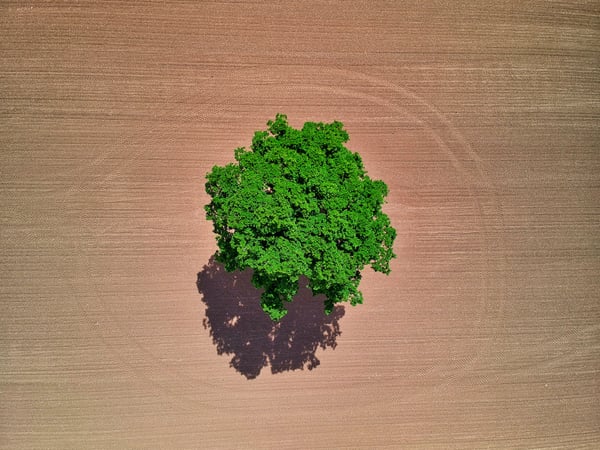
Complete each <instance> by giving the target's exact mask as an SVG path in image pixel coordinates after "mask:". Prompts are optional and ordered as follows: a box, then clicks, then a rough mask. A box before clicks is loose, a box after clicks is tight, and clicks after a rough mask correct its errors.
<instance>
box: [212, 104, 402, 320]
mask: <svg viewBox="0 0 600 450" xmlns="http://www.w3.org/2000/svg"><path fill="white" fill-rule="evenodd" d="M267 127H268V129H267V131H257V132H256V133H255V134H254V137H253V139H252V145H251V147H250V149H249V150H247V149H246V148H243V147H241V148H237V149H236V150H235V160H236V161H237V162H236V163H231V164H227V165H225V166H224V167H221V166H214V167H213V168H212V171H211V172H209V173H208V174H207V175H206V178H207V180H208V181H207V183H206V192H207V193H208V194H209V195H210V197H211V202H210V203H209V204H208V205H206V206H205V210H206V217H207V219H209V220H211V221H212V222H213V230H214V232H215V234H216V235H217V246H218V251H217V253H216V259H217V261H219V262H220V263H222V264H223V265H224V267H225V269H226V270H227V271H229V272H232V271H235V270H244V269H246V268H251V269H253V275H252V284H253V285H254V286H255V287H257V288H264V292H263V293H262V295H261V306H262V308H263V310H264V311H265V312H266V313H267V314H268V315H269V316H270V317H271V319H272V320H273V321H277V320H279V319H281V318H282V317H283V316H284V315H285V314H286V312H287V310H286V308H285V306H284V305H285V302H291V301H292V300H293V298H294V295H295V294H296V293H297V291H298V281H299V279H300V276H302V275H304V276H306V278H307V279H308V281H309V284H308V287H309V288H310V289H311V290H312V292H313V294H314V295H317V294H324V295H325V297H326V300H325V305H324V307H325V312H326V313H327V314H329V313H330V312H331V311H332V310H333V308H334V305H335V304H336V303H339V302H343V301H349V302H350V303H351V304H352V305H356V304H359V303H362V302H363V295H362V293H361V292H360V291H359V290H358V285H359V283H360V279H361V270H363V269H364V267H365V266H366V265H371V267H372V268H373V269H374V270H375V271H378V272H383V273H385V274H389V273H390V266H389V262H390V260H391V259H392V258H394V257H395V256H396V255H394V252H393V249H392V246H393V243H394V239H395V237H396V231H395V230H394V228H393V227H392V226H391V224H390V220H389V218H388V216H387V215H386V214H384V213H383V212H382V210H381V207H382V205H383V203H384V199H385V196H386V195H387V193H388V189H387V186H386V184H385V183H384V182H383V181H380V180H372V179H370V178H369V177H368V176H367V173H366V171H365V169H364V166H363V163H362V159H361V157H360V155H359V154H358V153H353V152H351V151H350V150H348V149H347V148H346V147H345V146H344V143H346V142H347V141H348V133H346V131H345V130H344V129H343V124H342V123H340V122H337V121H336V122H333V123H329V124H326V123H313V122H307V123H305V124H304V126H303V127H302V129H301V130H296V129H294V128H292V127H291V126H289V125H288V122H287V117H286V116H285V115H283V114H277V115H276V117H275V120H270V121H268V122H267Z"/></svg>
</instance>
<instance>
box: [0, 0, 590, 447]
mask: <svg viewBox="0 0 600 450" xmlns="http://www.w3.org/2000/svg"><path fill="white" fill-rule="evenodd" d="M0 8H1V10H2V12H1V13H0V30H1V35H2V39H0V58H1V60H0V61H1V62H0V93H1V95H2V97H3V99H2V101H1V102H0V117H1V120H0V145H1V152H0V167H1V171H2V191H1V192H2V193H1V197H0V199H1V202H2V208H1V211H2V212H1V217H2V222H1V227H2V228H1V231H2V248H1V251H0V262H1V264H2V283H1V286H0V293H1V294H0V295H1V303H0V305H1V306H0V308H1V309H0V358H1V365H0V446H1V447H3V448H10V449H14V448H59V449H65V448H77V449H81V448H210V449H215V448H244V449H245V448H256V449H266V448H273V449H275V448H277V449H280V448H281V449H287V448H290V449H291V448H298V449H312V448H323V449H332V448H415V447H417V448H428V449H429V448H440V449H446V448H544V447H552V448H574V447H588V448H593V447H595V446H597V445H600V432H599V430H600V407H599V404H600V403H599V400H600V399H599V389H598V387H599V384H598V380H599V379H600V375H599V371H600V302H599V296H598V292H600V281H599V280H600V277H598V272H599V269H600V267H599V256H600V252H599V251H598V242H599V241H598V238H599V237H600V233H599V231H600V230H599V227H598V224H599V213H600V209H599V203H598V199H599V198H600V157H599V155H600V153H599V151H598V144H599V142H600V132H599V127H598V119H599V113H600V110H599V104H598V98H600V85H599V83H598V82H599V79H600V78H599V77H598V46H599V44H600V31H599V30H600V8H599V5H598V3H597V2H590V1H587V2H586V1H572V2H537V1H532V2H522V1H507V2H491V1H490V2H487V1H477V2H459V3H457V2H422V1H419V2H416V1H415V2H393V1H374V2H336V1H328V2H321V1H303V0H300V1H298V2H279V3H276V4H268V3H266V2H263V1H258V2H235V3H233V2H213V1H210V2H195V1H192V2H171V3H169V4H164V5H163V4H162V2H143V3H142V2H123V3H113V2H72V3H68V2H62V1H54V0H51V1H44V2H42V1H40V2H25V3H24V2H20V1H19V2H17V1H15V2H11V1H5V2H3V4H2V6H1V7H0ZM277 112H283V113H286V114H287V115H288V117H289V120H290V123H291V124H292V125H294V126H300V125H302V123H304V121H306V120H314V121H332V120H339V121H342V122H343V123H344V124H345V125H346V129H347V130H348V132H349V134H350V137H351V140H350V142H349V147H350V148H351V149H352V150H354V151H359V152H360V153H361V154H362V155H363V158H364V161H365V165H366V167H367V169H368V171H369V174H370V175H371V176H373V177H375V178H380V179H383V180H384V181H385V182H386V183H387V184H388V185H389V187H390V195H389V198H388V199H389V202H388V204H387V205H386V206H385V211H386V212H387V213H388V214H389V215H390V217H391V218H392V220H393V223H394V225H395V227H396V229H397V230H398V239H397V245H396V252H397V254H398V258H397V259H396V260H394V262H393V266H392V269H393V271H392V274H391V275H390V276H389V277H385V276H383V275H380V274H374V273H372V272H368V273H367V274H366V276H365V279H364V281H363V283H362V290H363V292H364V295H365V299H366V301H365V304H364V305H361V306H358V307H355V308H352V307H350V306H346V307H345V308H342V307H340V308H338V309H337V310H336V311H335V313H334V314H332V315H331V316H324V315H323V314H322V313H321V311H320V307H319V305H318V303H317V301H318V299H317V300H315V299H313V298H311V296H310V295H309V294H308V293H307V292H306V290H303V291H302V292H301V294H300V296H299V297H300V298H299V299H298V302H297V303H295V304H294V309H293V311H292V312H291V313H290V314H289V316H288V317H287V318H286V319H285V320H284V321H283V322H282V323H281V324H280V325H279V326H277V327H273V326H272V325H271V324H270V323H269V322H268V321H266V320H265V317H264V316H263V315H261V313H260V311H259V310H258V309H257V304H256V302H257V294H256V292H255V291H253V290H252V289H250V288H249V284H248V274H247V273H244V274H226V273H224V272H223V270H222V267H220V266H218V265H216V264H214V263H213V262H212V261H211V260H210V257H211V255H212V254H213V252H214V250H215V244H214V239H213V236H212V233H211V227H210V224H209V223H208V222H206V221H205V219H204V213H203V210H202V206H203V204H204V203H206V201H207V196H206V194H205V193H204V186H203V184H204V180H203V176H204V174H205V173H206V172H207V171H208V170H210V168H211V167H212V166H213V165H215V164H224V163H226V162H229V161H231V160H232V157H233V149H234V148H236V147H238V146H245V145H248V144H249V142H250V139H251V136H252V133H253V132H254V131H255V130H259V129H263V128H264V127H265V123H266V121H267V120H268V119H270V118H273V117H274V115H275V113H277ZM197 280H199V281H200V283H199V285H198V286H197V284H196V281H197ZM199 291H200V292H199ZM301 369H303V370H301ZM311 369H312V370H311Z"/></svg>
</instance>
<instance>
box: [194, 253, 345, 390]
mask: <svg viewBox="0 0 600 450" xmlns="http://www.w3.org/2000/svg"><path fill="white" fill-rule="evenodd" d="M251 276H252V272H251V271H250V270H246V271H244V272H233V273H228V272H227V271H225V269H224V267H223V266H222V265H221V264H220V263H218V262H216V261H215V260H214V256H213V257H211V259H210V261H209V262H208V264H207V265H206V266H204V268H203V269H202V271H201V272H199V273H198V280H197V286H198V292H199V293H200V294H201V295H202V301H203V302H204V304H205V305H206V317H205V319H204V328H206V329H208V330H209V331H210V335H211V337H212V339H213V342H214V343H215V345H216V346H217V353H218V354H219V355H223V354H226V355H232V359H231V362H230V366H231V367H233V368H235V369H236V370H237V371H238V372H239V373H241V374H242V375H244V376H245V377H246V378H248V379H252V378H256V377H257V376H258V375H259V374H260V372H261V370H262V368H263V367H270V368H271V372H272V373H274V374H275V373H280V372H285V371H288V370H297V369H304V368H307V369H309V370H312V369H314V368H315V367H317V366H318V365H319V364H320V361H319V359H318V358H317V357H316V355H315V353H316V351H317V349H318V348H319V347H320V348H322V349H324V350H325V349H327V348H328V347H329V348H335V347H336V345H337V343H336V339H337V337H338V336H339V335H340V334H341V331H340V326H339V320H340V319H341V318H342V317H343V316H344V307H343V306H336V307H335V309H334V310H333V312H332V313H331V314H329V315H327V314H325V313H324V311H323V299H324V297H323V296H321V295H319V296H316V297H314V296H313V295H312V292H311V291H310V289H308V288H306V287H301V288H300V290H299V291H298V294H297V295H296V297H295V299H294V301H293V302H291V303H290V304H289V305H288V313H287V315H286V316H285V317H284V318H283V319H281V320H280V321H279V322H278V323H274V322H272V321H271V319H269V317H268V316H267V315H266V314H265V313H264V312H263V310H262V309H261V307H260V293H261V291H259V290H257V289H256V288H255V287H254V286H252V283H251V282H250V279H251ZM301 281H302V282H301V284H300V285H301V286H303V285H305V284H306V283H305V281H306V280H301Z"/></svg>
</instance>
